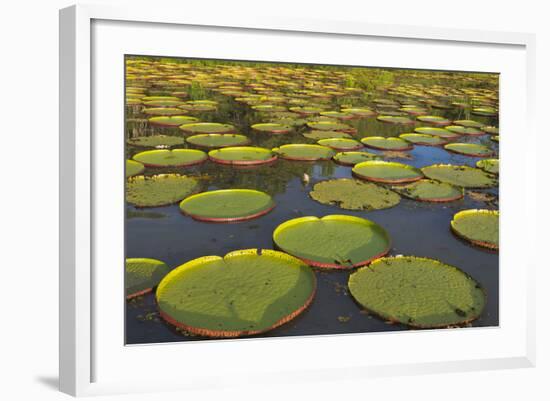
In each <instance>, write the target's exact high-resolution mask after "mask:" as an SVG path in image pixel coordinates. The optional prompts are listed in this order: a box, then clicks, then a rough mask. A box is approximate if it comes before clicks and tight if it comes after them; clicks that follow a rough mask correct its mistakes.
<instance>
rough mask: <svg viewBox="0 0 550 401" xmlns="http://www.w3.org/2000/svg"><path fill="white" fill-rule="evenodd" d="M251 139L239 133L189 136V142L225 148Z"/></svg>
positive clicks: (242, 143)
mask: <svg viewBox="0 0 550 401" xmlns="http://www.w3.org/2000/svg"><path fill="white" fill-rule="evenodd" d="M249 142H250V140H249V139H248V138H247V137H246V136H244V135H239V134H198V135H193V136H190V137H189V138H187V143H190V144H192V145H195V146H201V147H204V148H224V147H227V146H242V145H247V144H248V143H249Z"/></svg>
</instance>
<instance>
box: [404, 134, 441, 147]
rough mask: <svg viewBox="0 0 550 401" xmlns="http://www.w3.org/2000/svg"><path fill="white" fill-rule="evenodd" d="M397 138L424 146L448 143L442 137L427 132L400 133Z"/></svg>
mask: <svg viewBox="0 0 550 401" xmlns="http://www.w3.org/2000/svg"><path fill="white" fill-rule="evenodd" d="M399 138H401V139H404V140H405V141H407V142H410V143H413V144H415V145H424V146H441V145H445V144H446V143H448V142H447V141H446V140H445V138H443V137H440V136H435V135H427V134H413V133H411V134H401V135H399Z"/></svg>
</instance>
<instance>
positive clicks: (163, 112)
mask: <svg viewBox="0 0 550 401" xmlns="http://www.w3.org/2000/svg"><path fill="white" fill-rule="evenodd" d="M142 112H143V113H145V114H150V115H153V116H176V115H179V114H181V109H177V108H175V107H147V108H145V109H143V110H142Z"/></svg>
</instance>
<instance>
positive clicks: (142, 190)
mask: <svg viewBox="0 0 550 401" xmlns="http://www.w3.org/2000/svg"><path fill="white" fill-rule="evenodd" d="M198 188H199V184H198V181H197V180H196V179H194V178H191V177H187V176H184V175H179V174H159V175H154V176H151V177H145V176H142V175H139V176H137V177H132V178H129V179H128V182H127V183H126V201H127V202H128V203H131V204H132V205H134V206H137V207H156V206H167V205H171V204H173V203H176V202H179V201H181V200H182V199H183V198H185V197H186V196H189V195H191V194H192V193H193V192H196V191H197V190H198Z"/></svg>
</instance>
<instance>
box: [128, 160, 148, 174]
mask: <svg viewBox="0 0 550 401" xmlns="http://www.w3.org/2000/svg"><path fill="white" fill-rule="evenodd" d="M143 170H145V166H144V165H143V164H141V163H140V162H137V161H135V160H126V178H128V177H133V176H134V175H138V174H141V173H143Z"/></svg>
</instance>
